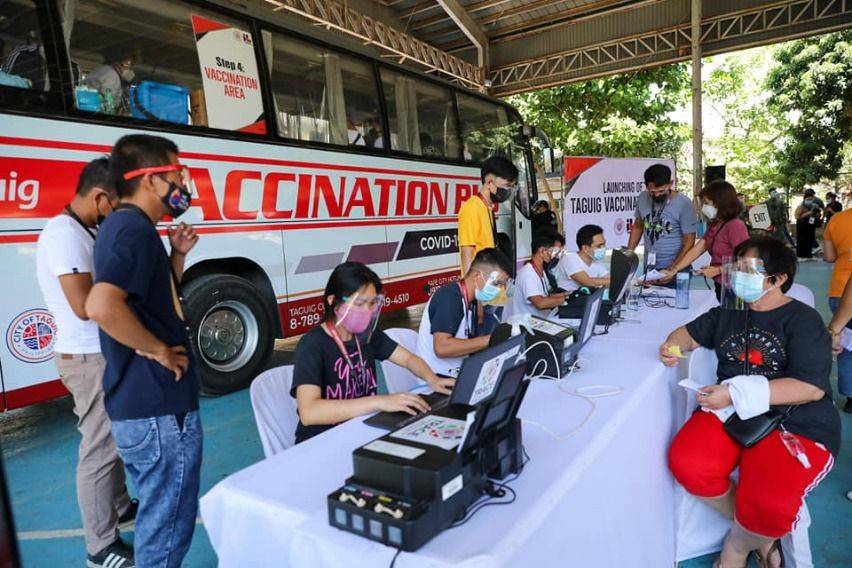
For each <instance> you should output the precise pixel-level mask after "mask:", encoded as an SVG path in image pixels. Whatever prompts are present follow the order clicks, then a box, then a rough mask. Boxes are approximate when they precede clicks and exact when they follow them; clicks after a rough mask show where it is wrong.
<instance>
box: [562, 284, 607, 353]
mask: <svg viewBox="0 0 852 568" xmlns="http://www.w3.org/2000/svg"><path fill="white" fill-rule="evenodd" d="M603 294H604V288H598V289H597V290H595V291H594V292H593V293H592V294H591V295H590V296H589V297H588V299H587V300H586V309H585V310H584V312H583V319H582V320H581V321H580V328H579V330H578V331H577V337H576V339H575V340H574V343H573V344H571V345H569V346H568V348H567V349H566V350H565V351H566V353H565V355H564V357H565V358H567V360H568V362H569V364H571V365H573V364H574V362H575V361H577V357H578V356H579V355H580V350H581V349H582V348H583V346H584V345H585V344H586V342H587V341H589V338H590V337H592V334H593V333H594V331H595V325H596V324H597V321H598V314H599V313H600V311H601V305H602V304H603Z"/></svg>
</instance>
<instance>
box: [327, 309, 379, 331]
mask: <svg viewBox="0 0 852 568" xmlns="http://www.w3.org/2000/svg"><path fill="white" fill-rule="evenodd" d="M374 311H375V310H373V309H366V310H364V309H358V308H354V307H352V306H347V305H346V304H340V305H339V306H337V308H336V309H335V310H334V313H335V314H336V315H337V321H339V322H340V323H341V324H342V325H343V327H345V328H346V331H348V332H349V333H356V334H357V333H364V332H365V331H367V328H368V327H369V326H370V322H371V321H373V312H374Z"/></svg>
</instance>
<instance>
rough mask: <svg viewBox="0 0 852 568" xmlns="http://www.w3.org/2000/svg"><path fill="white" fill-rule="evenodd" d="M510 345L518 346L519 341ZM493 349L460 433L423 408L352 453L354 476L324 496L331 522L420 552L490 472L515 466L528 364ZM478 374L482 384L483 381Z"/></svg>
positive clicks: (480, 490)
mask: <svg viewBox="0 0 852 568" xmlns="http://www.w3.org/2000/svg"><path fill="white" fill-rule="evenodd" d="M509 345H510V346H513V347H511V348H513V349H514V348H517V350H519V349H520V344H519V343H517V341H512V342H511V343H510V344H509ZM495 347H496V346H495ZM492 349H493V348H489V349H488V350H486V351H491V350H492ZM492 353H498V358H497V359H495V358H494V357H492V358H491V359H488V360H486V361H484V362H483V364H482V365H481V369H480V371H481V372H480V373H479V374H477V375H476V377H477V386H476V388H475V389H474V390H473V391H471V393H470V396H472V397H473V399H472V400H475V404H473V405H470V406H467V408H468V412H469V413H470V415H469V416H468V417H467V418H466V420H465V421H464V423H463V424H464V427H463V428H462V429H461V431H460V432H459V431H455V432H453V431H452V429H454V428H456V429H457V428H459V426H458V422H459V421H457V420H456V419H454V418H450V417H445V416H439V415H435V414H427V415H424V416H423V417H422V418H421V421H420V422H415V423H414V424H411V425H408V426H406V427H404V428H402V429H400V430H397V431H395V432H391V433H389V434H386V435H384V436H382V437H381V438H378V439H376V440H373V441H372V442H370V443H368V444H365V445H363V446H361V447H360V448H357V449H356V450H355V451H354V452H353V453H352V460H353V475H352V477H350V478H349V479H348V480H347V481H346V484H345V485H344V486H343V487H341V488H340V489H338V490H336V491H334V492H332V493H331V494H330V495H329V496H328V498H327V504H328V521H329V524H331V526H333V527H336V528H339V529H342V530H345V531H348V532H352V533H355V534H357V535H360V536H363V537H365V538H368V539H371V540H375V541H378V542H382V543H384V544H387V545H389V546H393V547H396V548H400V549H402V550H405V551H413V550H417V549H418V548H420V547H421V546H422V545H423V544H425V543H426V542H428V541H429V540H430V539H431V538H432V537H434V536H435V535H436V534H438V533H439V532H441V531H442V530H444V529H445V528H447V527H449V526H451V525H452V524H453V523H454V522H456V521H458V520H459V519H460V518H461V517H463V516H464V513H465V511H466V510H467V508H468V507H469V506H470V505H472V504H473V503H474V502H475V501H477V500H478V499H479V498H480V497H482V495H483V494H484V493H485V490H486V488H487V486H488V483H489V482H488V478H489V477H497V478H504V477H505V476H507V475H509V474H511V473H513V472H517V471H519V470H520V468H521V467H522V465H523V458H522V456H523V449H522V439H521V421H520V420H519V419H518V418H517V413H518V409H519V407H520V404H521V402H522V400H523V397H524V395H525V393H526V388H527V386H528V384H529V381H528V380H525V378H524V369H525V363H524V362H520V363H515V361H516V360H517V357H516V356H514V355H513V356H511V357H509V358H508V360H510V361H511V364H510V365H507V366H502V359H501V356H500V355H499V353H506V351H499V352H498V351H492ZM498 364H499V365H500V366H501V368H499V369H497V370H496V371H494V370H493V369H490V368H489V367H488V365H492V366H494V368H496V367H497V366H498ZM506 367H508V368H506ZM483 372H485V373H486V375H482V373H483ZM493 372H496V373H497V374H496V375H494V374H492V373H493ZM460 376H461V375H460ZM483 376H485V377H487V379H488V380H487V381H486V382H487V383H488V384H487V385H484V384H483V381H482V380H480V379H482V377H483ZM495 377H496V378H495ZM468 400H471V399H468ZM421 422H422V423H421ZM448 436H450V437H454V439H453V444H449V443H446V444H445V443H443V442H444V440H446V438H447V437H448ZM432 438H433V439H432Z"/></svg>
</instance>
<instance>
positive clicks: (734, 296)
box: [720, 258, 769, 311]
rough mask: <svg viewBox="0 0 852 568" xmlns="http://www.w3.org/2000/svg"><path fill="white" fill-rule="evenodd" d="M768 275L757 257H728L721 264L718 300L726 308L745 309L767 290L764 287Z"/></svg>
mask: <svg viewBox="0 0 852 568" xmlns="http://www.w3.org/2000/svg"><path fill="white" fill-rule="evenodd" d="M767 278H769V275H767V274H766V270H765V269H764V267H763V261H762V260H761V259H759V258H736V259H731V258H728V259H726V261H725V262H724V263H723V264H722V274H721V285H722V294H721V298H720V302H721V305H722V308H724V309H726V310H737V311H745V310H748V308H749V305H750V304H753V303H755V302H757V301H758V300H760V299H761V298H762V297H763V296H764V295H765V294H766V292H768V291H769V290H768V289H766V288H765V284H766V280H767Z"/></svg>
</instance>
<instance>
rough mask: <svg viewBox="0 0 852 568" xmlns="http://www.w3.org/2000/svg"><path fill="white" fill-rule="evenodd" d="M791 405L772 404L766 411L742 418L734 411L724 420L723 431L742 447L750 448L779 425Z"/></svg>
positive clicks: (787, 413)
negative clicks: (746, 418)
mask: <svg viewBox="0 0 852 568" xmlns="http://www.w3.org/2000/svg"><path fill="white" fill-rule="evenodd" d="M793 408H794V407H793V406H774V407H771V408H770V409H769V410H768V411H767V412H764V413H763V414H760V415H758V416H754V417H752V418H749V419H748V420H743V419H742V418H740V417H739V416H737V414H736V413H734V414H732V415H731V416H730V417H728V419H727V420H725V432H727V433H728V436H730V437H731V438H733V439H734V441H736V442H737V443H738V444H740V445H741V446H743V447H746V448H750V447H752V446H753V445H755V444H756V443H758V442H759V441H761V440H762V439H764V438H765V437H767V436H768V435H769V434H771V433H772V431H773V430H775V429H776V428H778V427H779V426H781V423H782V422H784V420H786V419H787V417H788V416H790V413H791V412H792V411H793Z"/></svg>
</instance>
